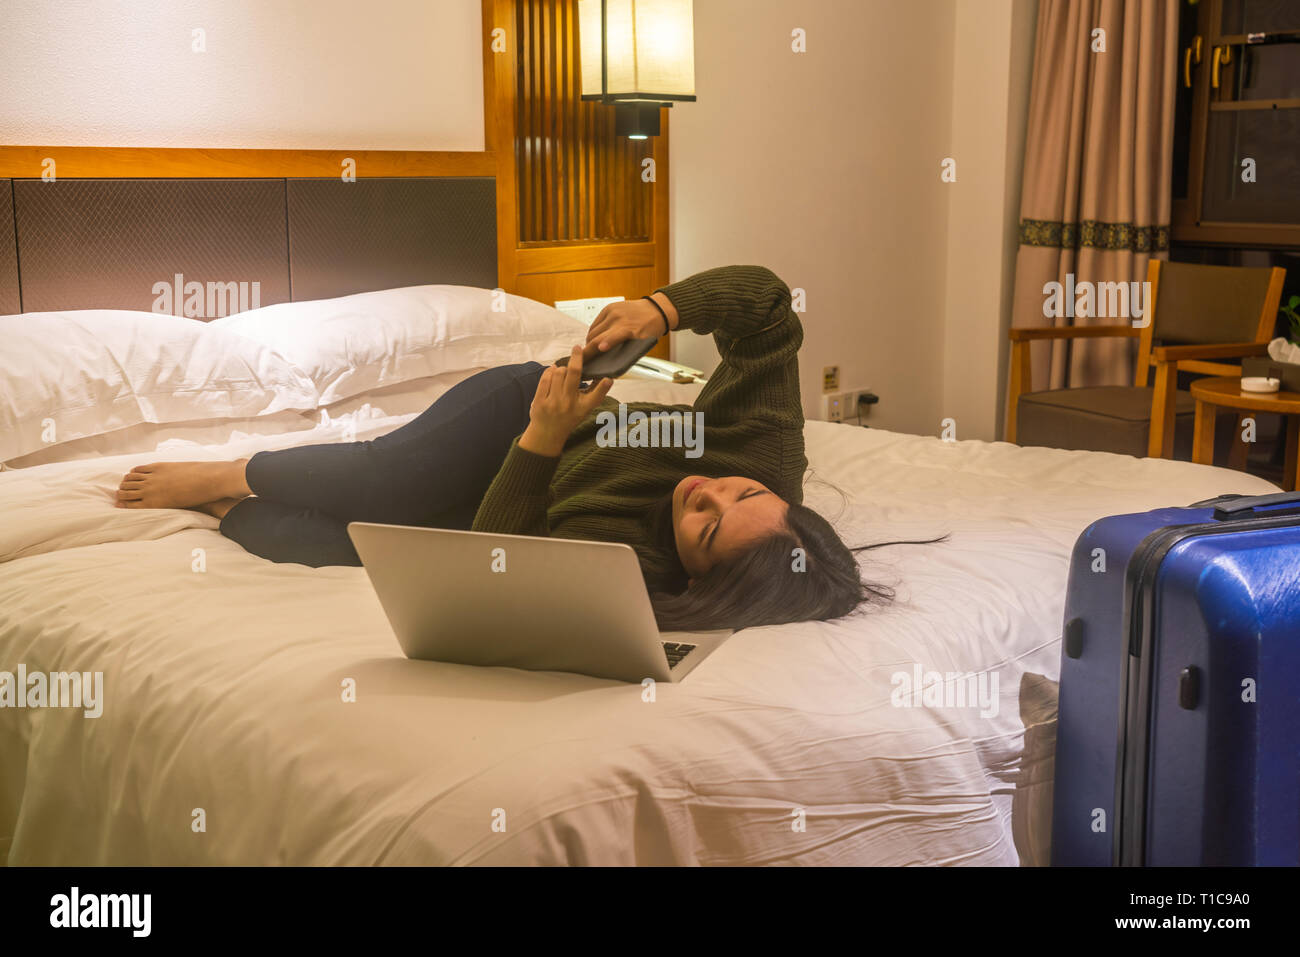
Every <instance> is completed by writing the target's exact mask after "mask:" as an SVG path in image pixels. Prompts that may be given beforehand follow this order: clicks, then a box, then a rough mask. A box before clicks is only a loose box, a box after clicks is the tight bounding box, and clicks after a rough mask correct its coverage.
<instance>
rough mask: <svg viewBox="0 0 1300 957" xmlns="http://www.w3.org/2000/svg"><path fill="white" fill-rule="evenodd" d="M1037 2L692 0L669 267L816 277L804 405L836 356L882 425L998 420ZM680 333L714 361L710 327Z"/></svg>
mask: <svg viewBox="0 0 1300 957" xmlns="http://www.w3.org/2000/svg"><path fill="white" fill-rule="evenodd" d="M1035 9H1036V6H1035V0H911V2H907V3H900V2H895V0H806V2H803V3H798V2H794V0H697V2H696V4H695V47H696V53H695V56H696V91H697V94H698V96H699V100H698V101H697V102H695V103H685V104H679V105H677V106H675V107H674V108H673V110H672V114H671V120H670V123H671V135H672V139H671V151H672V152H671V156H672V178H671V194H672V195H671V215H672V235H673V262H672V277H673V278H674V279H677V278H681V277H684V276H687V275H690V274H691V273H693V272H696V271H698V270H701V269H705V268H708V267H710V266H717V265H723V264H726V263H732V262H756V263H761V264H763V265H766V266H770V267H771V268H772V269H773V270H775V271H776V272H777V273H778V274H779V275H780V276H781V277H782V278H783V279H785V280H786V281H787V282H788V283H789V284H790V285H791V286H792V287H793V286H798V287H802V288H804V289H806V290H807V294H808V309H807V312H806V313H804V314H803V316H802V317H801V318H802V319H803V320H804V328H805V340H804V347H803V351H802V353H801V356H800V371H801V386H802V389H803V394H804V412H805V414H806V415H808V416H809V417H821V394H822V389H821V371H822V367H823V366H826V365H838V366H839V367H840V380H841V385H842V387H844V388H857V387H866V388H871V389H873V390H875V391H876V392H877V393H878V394H879V395H880V397H881V402H880V404H879V405H878V406H876V407H875V408H874V409H873V410H872V412H871V414H870V416H869V419H868V421H869V423H870V424H871V425H873V426H876V427H880V428H887V429H892V430H896V431H905V432H916V433H922V434H931V435H933V434H937V433H938V432H939V429H940V420H941V419H942V418H944V417H946V416H951V417H953V418H955V419H956V420H957V423H958V437H959V438H985V439H991V438H994V437H995V435H996V434H998V433H997V432H996V430H997V428H998V417H999V411H998V410H999V408H1000V406H1001V403H1002V395H1003V385H1002V383H1003V381H1004V378H1005V370H1004V368H1003V367H1004V366H1005V357H1004V356H1002V353H1003V352H1005V348H1006V347H1005V328H1006V326H1007V324H1009V317H1010V311H1009V307H1010V301H1009V297H1010V279H1009V277H1010V272H1009V270H1010V269H1011V268H1012V267H1013V266H1014V254H1015V224H1016V221H1017V218H1018V202H1019V182H1020V159H1021V155H1020V154H1021V153H1022V151H1023V145H1022V144H1023V136H1024V133H1023V124H1024V116H1023V114H1024V109H1025V104H1026V103H1027V95H1028V73H1029V65H1030V56H1031V54H1032V41H1033V16H1034V11H1035ZM794 27H803V28H804V29H805V30H806V31H807V36H808V52H807V53H803V54H795V53H792V52H790V31H791V30H792V29H793V28H794ZM949 156H951V157H953V158H954V159H956V160H957V171H958V176H957V182H956V183H944V182H942V181H941V179H940V163H941V161H942V160H943V159H944V158H945V157H949ZM674 340H675V341H674V349H675V353H674V354H675V356H676V357H677V358H678V359H679V360H680V361H682V362H685V363H687V364H688V365H695V366H700V367H702V368H706V369H707V368H711V367H712V365H713V364H714V362H716V352H715V351H714V350H713V348H712V343H711V341H709V340H706V339H703V338H701V337H697V336H694V335H692V334H690V333H682V334H677V335H675V336H674Z"/></svg>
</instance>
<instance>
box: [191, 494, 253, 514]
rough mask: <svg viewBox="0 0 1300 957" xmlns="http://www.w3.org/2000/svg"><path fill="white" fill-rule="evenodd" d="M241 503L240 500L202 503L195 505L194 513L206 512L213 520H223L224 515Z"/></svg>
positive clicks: (231, 499)
mask: <svg viewBox="0 0 1300 957" xmlns="http://www.w3.org/2000/svg"><path fill="white" fill-rule="evenodd" d="M242 501H243V499H242V498H220V499H217V500H216V501H215V502H204V503H203V504H202V505H195V506H194V511H196V512H206V513H207V514H209V515H211V516H212V517H213V518H218V519H220V518H225V517H226V513H227V512H229V511H230V510H231V509H232V508H234V507H235V506H236V505H238V504H239V503H240V502H242Z"/></svg>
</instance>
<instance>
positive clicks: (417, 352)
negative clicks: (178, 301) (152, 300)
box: [209, 286, 587, 405]
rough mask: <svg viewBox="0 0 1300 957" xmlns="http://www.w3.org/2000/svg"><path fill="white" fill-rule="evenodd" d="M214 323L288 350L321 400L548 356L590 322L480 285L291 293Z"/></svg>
mask: <svg viewBox="0 0 1300 957" xmlns="http://www.w3.org/2000/svg"><path fill="white" fill-rule="evenodd" d="M494 305H495V306H496V307H497V309H498V310H500V311H494V310H493V306H494ZM209 325H211V326H213V327H215V328H217V329H221V330H223V331H227V332H236V333H238V334H239V335H241V336H247V337H248V338H250V339H252V340H254V341H255V342H259V343H261V344H262V345H265V346H267V347H269V348H271V349H274V350H275V351H276V352H278V353H279V354H280V355H282V356H284V357H285V358H286V359H288V360H289V361H290V362H292V363H293V364H294V365H295V366H297V367H298V368H300V369H302V370H303V371H304V372H305V373H306V374H307V375H308V376H310V377H311V380H312V382H313V383H315V385H316V389H317V391H318V392H319V393H320V403H321V405H328V404H329V403H331V402H338V401H340V400H342V399H347V398H350V397H352V396H355V395H359V394H361V393H363V392H367V391H369V390H371V389H377V388H383V387H385V386H390V385H395V384H397V383H401V382H408V381H410V380H412V379H422V378H424V377H426V376H434V375H442V374H444V373H447V372H458V371H464V370H467V369H477V368H490V367H492V366H499V365H507V364H509V363H515V362H527V361H530V360H534V359H535V360H537V361H540V362H550V361H551V360H553V359H556V358H558V357H559V356H562V355H567V354H568V353H569V350H570V349H571V348H572V347H573V346H574V345H575V344H577V343H581V342H584V341H586V338H587V326H586V325H585V324H584V323H582V322H580V321H578V320H577V319H573V318H571V317H569V316H566V315H565V314H564V313H562V312H560V311H559V310H557V309H552V308H551V307H550V306H545V305H543V304H542V303H540V302H535V301H533V300H532V299H525V298H524V297H522V296H512V295H509V294H507V293H504V292H502V293H498V292H496V291H495V290H492V289H478V288H476V287H473V286H408V287H405V288H402V289H383V290H379V291H377V292H362V293H357V294H355V295H352V296H342V297H340V298H338V299H319V300H315V301H309V302H284V303H279V304H277V305H274V306H265V307H263V308H261V309H250V310H249V311H247V312H240V313H236V314H234V315H231V316H224V317H222V318H220V319H214V320H213V321H212V322H211V323H209Z"/></svg>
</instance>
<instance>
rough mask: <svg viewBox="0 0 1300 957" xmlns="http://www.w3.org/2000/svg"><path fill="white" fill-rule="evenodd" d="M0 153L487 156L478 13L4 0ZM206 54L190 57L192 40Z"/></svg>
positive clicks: (269, 3)
mask: <svg viewBox="0 0 1300 957" xmlns="http://www.w3.org/2000/svg"><path fill="white" fill-rule="evenodd" d="M3 11H4V12H3V22H0V143H6V144H13V145H21V144H31V145H55V146H66V145H75V146H176V147H186V146H188V147H246V148H252V147H261V148H296V149H341V148H366V149H411V150H481V149H483V143H484V140H483V71H482V59H483V57H482V46H481V43H482V40H481V38H482V8H481V5H480V2H479V0H432V2H431V0H371V2H368V3H356V2H353V0H5V2H4V4H3ZM196 28H201V29H203V30H204V31H205V32H206V46H207V52H205V53H195V52H193V51H192V49H191V47H192V40H193V38H192V31H193V30H194V29H196Z"/></svg>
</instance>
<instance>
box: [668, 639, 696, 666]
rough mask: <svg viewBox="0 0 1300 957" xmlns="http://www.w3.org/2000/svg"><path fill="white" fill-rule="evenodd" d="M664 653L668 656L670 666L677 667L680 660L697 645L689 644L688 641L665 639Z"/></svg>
mask: <svg viewBox="0 0 1300 957" xmlns="http://www.w3.org/2000/svg"><path fill="white" fill-rule="evenodd" d="M663 646H664V654H666V655H667V656H668V667H669V668H676V667H677V664H678V662H680V661H681V660H682V659H683V658H685V657H686V656H687V655H689V654H690V653H691V652H692V651H694V650H695V648H696V646H695V645H688V644H687V643H686V642H684V641H683V642H676V641H665V642H664V643H663Z"/></svg>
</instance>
